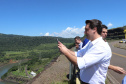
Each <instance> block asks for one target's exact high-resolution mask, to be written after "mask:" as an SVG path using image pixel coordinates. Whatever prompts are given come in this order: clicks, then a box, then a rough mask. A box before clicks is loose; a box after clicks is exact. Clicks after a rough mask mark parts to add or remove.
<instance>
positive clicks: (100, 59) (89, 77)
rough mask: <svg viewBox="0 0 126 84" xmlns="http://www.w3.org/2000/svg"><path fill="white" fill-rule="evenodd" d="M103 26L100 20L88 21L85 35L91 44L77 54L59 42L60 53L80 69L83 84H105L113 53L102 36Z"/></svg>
mask: <svg viewBox="0 0 126 84" xmlns="http://www.w3.org/2000/svg"><path fill="white" fill-rule="evenodd" d="M101 25H102V23H101V21H99V20H96V19H93V20H86V27H85V34H86V35H87V39H89V40H90V42H88V44H87V45H85V47H84V48H83V49H81V50H80V51H78V52H77V53H75V52H73V51H70V50H69V49H67V48H66V47H65V46H64V45H63V44H62V43H61V42H58V48H59V49H60V51H61V52H62V53H63V54H64V55H65V56H66V57H67V58H68V59H69V60H70V61H71V62H72V63H73V64H74V65H76V66H78V67H79V69H80V79H81V81H82V84H86V83H87V84H88V83H89V84H105V78H106V74H107V70H108V66H109V64H110V59H111V55H112V53H111V49H110V47H109V45H108V44H107V43H106V42H105V41H104V40H103V39H102V37H101V35H100V34H101V31H102V28H101ZM76 55H77V56H76Z"/></svg>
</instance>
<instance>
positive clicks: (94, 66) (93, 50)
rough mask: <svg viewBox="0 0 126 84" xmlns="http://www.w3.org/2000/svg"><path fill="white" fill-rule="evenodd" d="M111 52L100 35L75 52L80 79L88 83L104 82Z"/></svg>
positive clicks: (101, 83) (97, 83)
mask: <svg viewBox="0 0 126 84" xmlns="http://www.w3.org/2000/svg"><path fill="white" fill-rule="evenodd" d="M111 56H112V53H111V49H110V47H109V45H108V43H107V42H105V41H104V40H103V39H102V37H100V38H97V39H96V40H94V41H92V42H91V41H89V42H88V43H87V44H86V45H85V46H84V47H83V48H82V49H81V50H79V51H78V52H77V64H78V67H79V69H80V79H81V80H82V81H83V82H86V83H90V84H105V79H106V74H107V70H108V66H109V64H110V59H111Z"/></svg>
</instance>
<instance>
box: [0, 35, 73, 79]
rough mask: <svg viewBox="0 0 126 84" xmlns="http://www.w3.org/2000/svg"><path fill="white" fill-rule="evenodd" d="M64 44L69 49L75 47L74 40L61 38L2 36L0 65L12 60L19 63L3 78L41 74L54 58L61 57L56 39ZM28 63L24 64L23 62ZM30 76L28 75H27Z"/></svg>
mask: <svg viewBox="0 0 126 84" xmlns="http://www.w3.org/2000/svg"><path fill="white" fill-rule="evenodd" d="M57 38H58V39H59V40H60V41H61V42H63V43H64V44H65V45H66V46H67V47H68V48H71V47H72V46H73V45H74V43H73V42H74V39H73V38H60V37H45V36H43V37H28V36H18V35H5V34H0V39H1V40H0V46H1V47H0V58H1V59H0V63H8V62H9V61H10V60H13V61H18V62H19V64H18V66H14V67H12V68H11V69H9V71H8V72H7V73H6V74H4V75H3V76H2V79H4V78H6V77H7V76H9V75H11V76H14V77H15V76H16V77H18V76H19V75H20V76H22V77H27V78H32V76H31V75H30V72H31V71H34V72H35V73H37V74H38V73H40V72H41V71H42V70H43V69H44V67H45V66H47V65H48V64H49V63H50V62H51V61H52V60H53V59H54V58H57V57H58V56H59V55H60V52H59V49H58V47H57V41H56V39H57ZM24 59H27V60H28V61H27V62H24V63H22V60H24ZM26 72H27V73H28V74H27V73H26Z"/></svg>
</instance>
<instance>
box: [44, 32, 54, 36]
mask: <svg viewBox="0 0 126 84" xmlns="http://www.w3.org/2000/svg"><path fill="white" fill-rule="evenodd" d="M44 36H54V34H50V33H49V32H47V33H45V35H44Z"/></svg>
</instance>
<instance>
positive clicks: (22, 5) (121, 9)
mask: <svg viewBox="0 0 126 84" xmlns="http://www.w3.org/2000/svg"><path fill="white" fill-rule="evenodd" d="M125 10H126V0H0V33H3V34H16V35H25V36H60V37H65V38H71V37H72V38H74V37H75V36H83V35H84V26H85V20H90V19H99V20H101V21H102V23H103V24H105V25H107V26H108V28H109V29H110V28H116V27H122V26H125V25H126V11H125Z"/></svg>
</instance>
